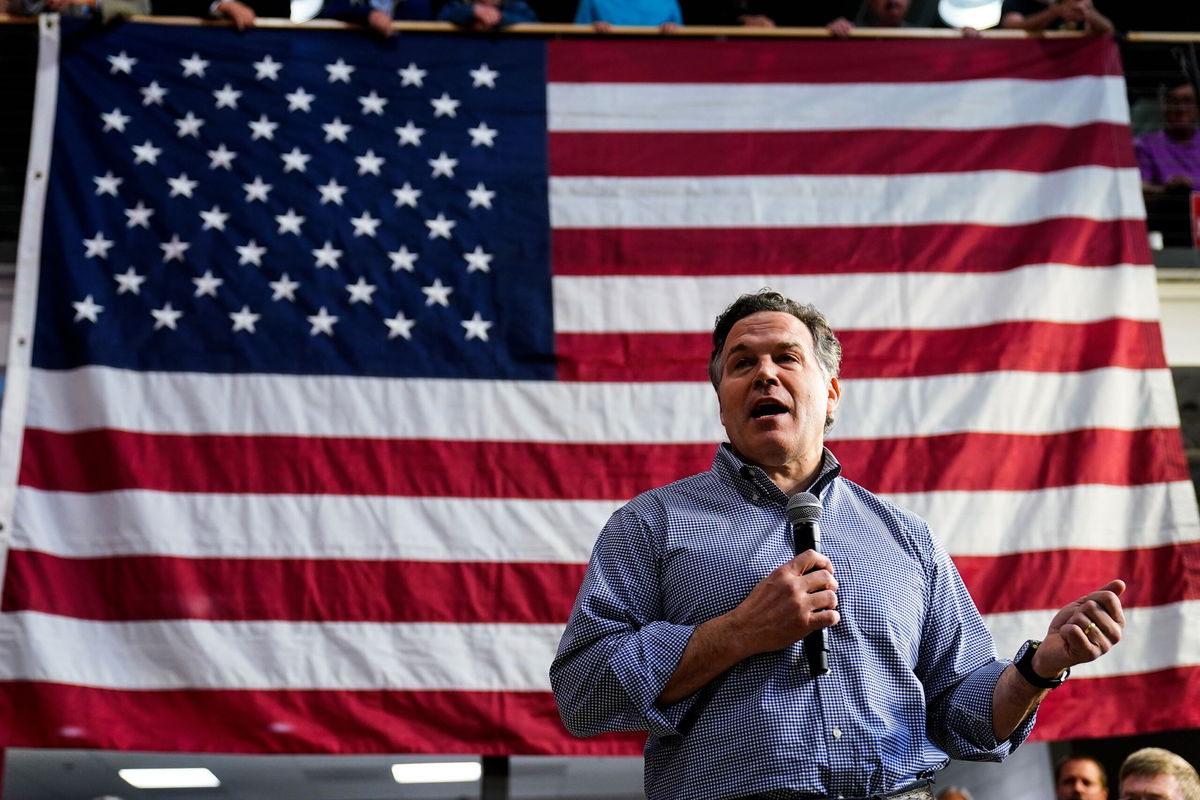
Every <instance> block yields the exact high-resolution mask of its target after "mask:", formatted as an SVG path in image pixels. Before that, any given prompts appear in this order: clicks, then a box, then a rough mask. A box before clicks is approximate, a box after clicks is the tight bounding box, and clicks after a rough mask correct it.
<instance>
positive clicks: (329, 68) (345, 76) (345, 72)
mask: <svg viewBox="0 0 1200 800" xmlns="http://www.w3.org/2000/svg"><path fill="white" fill-rule="evenodd" d="M354 69H355V68H354V67H352V66H350V65H349V64H347V63H346V62H345V61H343V60H342V59H340V58H339V59H338V60H337V62H335V63H333V64H326V65H325V70H326V72H328V73H329V82H330V83H337V82H338V81H341V82H342V83H349V82H350V73H351V72H354Z"/></svg>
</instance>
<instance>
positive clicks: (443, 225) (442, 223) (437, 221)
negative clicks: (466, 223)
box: [425, 211, 458, 239]
mask: <svg viewBox="0 0 1200 800" xmlns="http://www.w3.org/2000/svg"><path fill="white" fill-rule="evenodd" d="M457 224H458V223H457V222H455V221H454V220H452V219H446V216H445V215H444V214H442V212H440V211H439V212H438V215H437V216H436V217H435V218H433V219H427V220H425V227H427V228H429V238H430V239H437V238H439V237H440V238H442V239H449V238H450V231H451V229H452V228H453V227H454V226H455V225H457Z"/></svg>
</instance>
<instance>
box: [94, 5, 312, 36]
mask: <svg viewBox="0 0 1200 800" xmlns="http://www.w3.org/2000/svg"><path fill="white" fill-rule="evenodd" d="M106 1H107V0H106ZM153 3H154V13H155V14H156V15H157V16H160V17H217V18H220V19H227V20H230V21H231V22H233V24H234V27H236V28H237V29H238V30H239V31H244V30H246V28H250V27H253V26H254V23H255V22H256V21H257V20H258V18H259V17H279V18H282V19H288V18H289V17H290V16H291V14H292V7H291V3H290V2H289V1H288V0H247V2H243V0H216V2H212V0H153Z"/></svg>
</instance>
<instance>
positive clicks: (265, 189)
mask: <svg viewBox="0 0 1200 800" xmlns="http://www.w3.org/2000/svg"><path fill="white" fill-rule="evenodd" d="M274 188H275V187H274V186H272V185H271V184H269V183H264V182H263V179H262V177H260V176H258V175H255V176H254V181H253V182H252V183H243V184H242V189H244V190H245V192H246V202H247V203H253V202H254V201H255V200H259V201H261V202H264V203H265V202H267V195H268V194H269V193H270V191H271V190H272V189H274Z"/></svg>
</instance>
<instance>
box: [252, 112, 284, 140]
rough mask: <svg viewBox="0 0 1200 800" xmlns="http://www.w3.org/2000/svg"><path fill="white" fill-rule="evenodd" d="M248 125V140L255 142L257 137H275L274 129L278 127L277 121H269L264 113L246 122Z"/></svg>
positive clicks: (269, 138)
mask: <svg viewBox="0 0 1200 800" xmlns="http://www.w3.org/2000/svg"><path fill="white" fill-rule="evenodd" d="M247 124H248V125H249V126H250V130H251V131H252V133H251V134H250V140H251V141H254V142H257V141H258V140H259V139H266V140H267V141H271V140H273V139H274V138H275V129H276V128H278V127H279V123H278V122H271V120H269V119H267V115H266V114H262V115H260V116H259V118H258V119H257V120H256V121H253V122H249V123H247Z"/></svg>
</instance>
